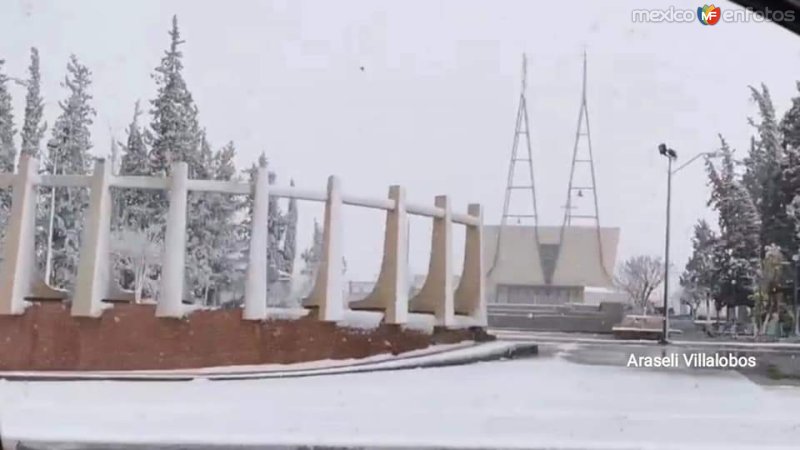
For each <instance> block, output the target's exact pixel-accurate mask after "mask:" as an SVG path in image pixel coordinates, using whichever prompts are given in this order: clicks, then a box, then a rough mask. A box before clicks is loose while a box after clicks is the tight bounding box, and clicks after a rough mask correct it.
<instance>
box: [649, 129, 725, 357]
mask: <svg viewBox="0 0 800 450" xmlns="http://www.w3.org/2000/svg"><path fill="white" fill-rule="evenodd" d="M658 153H660V154H661V155H662V156H664V157H666V158H667V220H666V222H667V225H666V230H665V233H664V234H665V236H664V323H663V324H662V329H661V339H660V340H659V342H660V343H661V344H667V343H668V341H669V231H670V218H671V217H670V204H671V202H672V175H674V174H676V173H678V171H680V170H681V169H683V168H684V167H686V166H688V165H689V164H691V163H692V162H694V161H696V160H697V159H698V158H701V157H706V158H708V157H711V156H716V155H717V152H704V153H699V154H697V155H695V156H694V157H692V158H691V159H689V160H688V161H686V162H685V163H683V164H681V165H680V166H678V167H677V168H676V169H675V170H672V162H673V161H675V160H677V159H678V152H676V151H675V150H673V149H671V148H668V147H667V144H659V145H658Z"/></svg>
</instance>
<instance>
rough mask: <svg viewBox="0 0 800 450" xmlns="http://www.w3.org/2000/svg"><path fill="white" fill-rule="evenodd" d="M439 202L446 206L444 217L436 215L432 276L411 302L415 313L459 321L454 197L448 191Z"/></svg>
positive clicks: (450, 323)
mask: <svg viewBox="0 0 800 450" xmlns="http://www.w3.org/2000/svg"><path fill="white" fill-rule="evenodd" d="M435 204H436V206H437V207H439V208H443V209H444V217H436V218H434V219H433V232H432V233H431V259H430V265H429V267H428V276H427V278H425V283H424V284H423V285H422V289H420V291H419V293H418V294H417V296H416V297H414V298H413V299H412V300H411V302H410V309H411V312H412V313H427V314H433V315H435V316H436V325H438V326H443V327H450V326H454V325H456V321H455V309H454V301H453V251H452V249H453V232H452V228H453V221H452V212H451V210H450V200H449V199H448V197H447V196H446V195H439V196H437V197H436V200H435Z"/></svg>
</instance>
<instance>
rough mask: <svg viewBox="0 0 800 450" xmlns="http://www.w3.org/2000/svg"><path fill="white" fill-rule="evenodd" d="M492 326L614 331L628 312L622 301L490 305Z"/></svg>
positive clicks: (528, 329)
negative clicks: (596, 304)
mask: <svg viewBox="0 0 800 450" xmlns="http://www.w3.org/2000/svg"><path fill="white" fill-rule="evenodd" d="M488 311H489V327H491V328H500V329H516V330H527V331H563V332H579V333H611V331H612V328H613V327H614V325H617V324H619V323H620V322H622V319H623V318H624V316H625V313H624V305H623V304H621V303H611V302H607V303H601V304H600V305H599V306H594V305H574V304H573V305H558V306H545V305H499V304H490V305H489V310H488Z"/></svg>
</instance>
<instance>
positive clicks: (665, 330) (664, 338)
mask: <svg viewBox="0 0 800 450" xmlns="http://www.w3.org/2000/svg"><path fill="white" fill-rule="evenodd" d="M658 153H660V154H661V155H663V156H665V157H666V158H667V220H666V222H667V226H666V230H665V233H664V234H665V236H664V323H663V327H662V331H661V339H660V341H659V342H660V343H661V344H667V343H669V231H670V230H669V225H670V203H671V202H672V161H673V160H675V159H678V153H677V152H675V150H673V149H671V148H667V145H666V144H660V145H659V146H658Z"/></svg>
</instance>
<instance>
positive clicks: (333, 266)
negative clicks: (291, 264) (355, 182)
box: [303, 176, 345, 322]
mask: <svg viewBox="0 0 800 450" xmlns="http://www.w3.org/2000/svg"><path fill="white" fill-rule="evenodd" d="M324 227H325V228H324V230H323V232H322V261H320V264H319V268H318V270H317V279H316V281H315V283H314V289H313V290H312V291H311V295H310V296H309V297H308V298H307V299H306V300H305V301H304V302H303V304H304V305H305V306H310V307H315V308H317V318H318V319H319V320H322V321H326V322H337V321H339V320H342V318H343V317H344V310H345V305H344V298H343V292H342V290H343V288H344V286H343V284H342V271H343V269H344V268H343V267H342V190H341V183H340V182H339V178H337V177H335V176H331V177H330V178H328V199H327V200H326V201H325V222H324Z"/></svg>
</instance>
